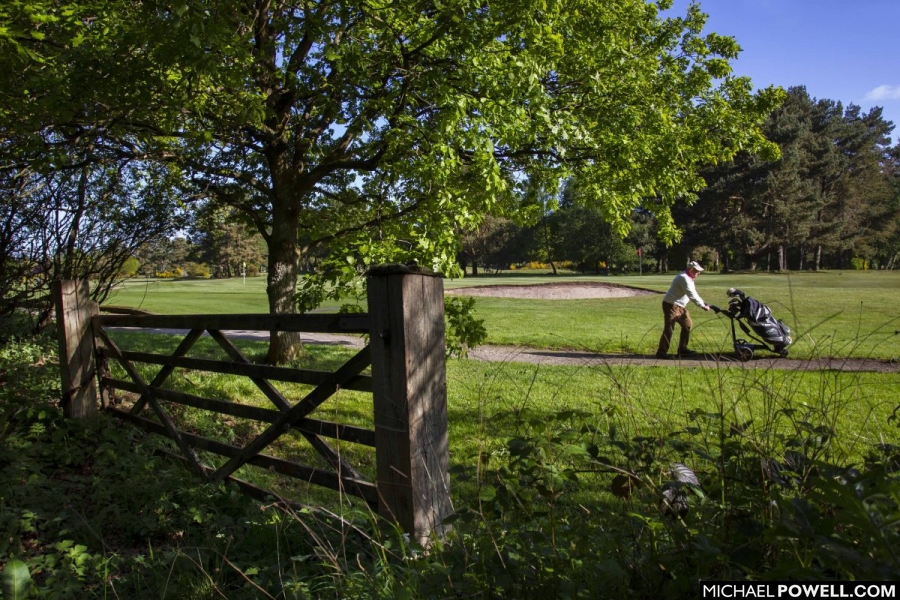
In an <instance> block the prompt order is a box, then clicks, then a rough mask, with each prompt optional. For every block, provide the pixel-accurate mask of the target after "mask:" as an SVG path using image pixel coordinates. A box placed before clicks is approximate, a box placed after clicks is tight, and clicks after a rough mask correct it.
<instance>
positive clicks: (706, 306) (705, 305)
mask: <svg viewBox="0 0 900 600" xmlns="http://www.w3.org/2000/svg"><path fill="white" fill-rule="evenodd" d="M703 310H712V309H711V308H710V307H709V304H704V305H703Z"/></svg>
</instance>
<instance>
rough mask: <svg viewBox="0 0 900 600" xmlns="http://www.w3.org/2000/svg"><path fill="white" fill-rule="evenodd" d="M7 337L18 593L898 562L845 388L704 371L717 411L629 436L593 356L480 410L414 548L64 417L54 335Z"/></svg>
mask: <svg viewBox="0 0 900 600" xmlns="http://www.w3.org/2000/svg"><path fill="white" fill-rule="evenodd" d="M2 342H3V343H2V345H0V383H2V386H0V568H2V572H3V575H2V577H3V582H4V584H9V583H10V581H13V580H14V583H15V586H13V587H14V588H15V593H16V594H17V596H15V597H23V598H38V597H40V598H473V597H479V598H606V597H608V598H688V597H699V596H698V593H699V592H698V585H699V581H700V580H760V579H803V580H850V579H857V580H896V579H900V544H898V541H900V540H898V530H897V526H898V523H900V508H898V507H900V479H898V475H897V473H898V468H900V448H898V447H896V446H893V445H890V444H886V443H881V444H870V445H869V446H868V447H866V448H853V450H852V452H851V451H848V450H847V448H845V447H844V442H843V440H844V439H845V438H846V435H845V434H846V433H847V432H843V431H840V430H839V427H840V425H839V423H841V422H842V421H840V420H839V419H836V418H834V415H835V414H836V413H837V412H840V411H842V410H845V409H849V408H851V407H850V404H851V403H852V394H853V390H852V389H844V388H837V389H838V390H839V392H835V390H834V389H833V388H830V387H828V386H823V388H822V389H823V392H822V398H821V399H822V400H823V401H822V402H819V403H816V402H813V401H812V400H813V399H810V398H804V399H803V401H802V402H801V401H793V402H792V400H791V397H792V394H791V389H790V387H789V385H788V386H786V385H785V384H784V382H783V381H781V380H777V379H773V380H767V379H765V378H763V377H760V376H754V378H753V379H752V382H748V384H747V385H748V386H749V385H752V386H753V387H755V388H759V387H760V386H762V387H764V388H766V389H764V390H763V391H764V393H765V394H767V396H766V397H767V398H769V401H768V404H766V405H765V410H764V411H762V412H761V413H759V414H753V415H747V414H745V413H744V412H742V411H740V410H737V409H736V408H735V406H736V405H735V404H734V402H733V401H732V399H731V397H730V396H729V394H728V393H725V392H724V391H723V389H722V388H721V387H718V388H717V385H721V384H720V383H717V382H720V380H719V379H716V378H715V377H710V378H709V385H708V393H709V395H710V398H711V399H712V406H713V408H712V409H710V410H691V411H688V413H687V414H686V415H685V416H684V418H682V417H681V416H678V415H675V416H673V415H667V416H665V418H663V416H660V418H659V419H658V420H657V421H655V422H653V423H652V426H648V425H644V426H642V427H641V430H640V431H635V430H634V428H633V427H632V426H631V425H630V424H631V423H633V420H632V418H631V417H632V416H633V415H632V414H630V413H631V412H632V411H636V410H640V400H641V399H640V398H639V397H637V396H636V395H633V394H632V393H631V392H630V391H629V385H628V382H627V381H623V380H622V378H624V377H633V376H634V373H628V374H622V373H619V374H615V373H614V372H612V371H609V372H605V373H604V372H599V371H598V373H597V376H598V377H607V378H608V379H609V381H610V384H609V388H610V390H618V391H612V392H610V393H609V394H608V395H606V396H605V397H604V399H603V402H600V403H599V404H598V405H597V406H596V409H594V410H566V409H564V408H553V409H549V410H544V409H539V408H537V406H538V405H537V404H536V403H529V402H525V401H523V402H522V403H521V405H519V406H516V407H514V408H509V407H501V408H499V409H497V410H493V411H489V410H488V409H487V408H485V409H484V410H486V411H488V412H487V414H485V415H484V419H485V420H486V421H488V422H489V423H490V435H491V436H492V440H491V443H490V444H485V445H482V446H472V447H471V448H472V449H471V450H470V452H471V454H470V455H466V456H457V457H455V458H454V461H453V464H454V467H453V472H452V475H451V477H452V481H453V485H454V489H455V490H456V497H455V499H454V501H455V509H456V510H455V513H454V514H453V516H452V517H451V518H450V523H449V524H450V525H451V526H452V527H451V529H450V531H449V533H448V534H447V535H446V536H445V537H444V538H442V539H439V540H437V539H436V540H433V542H432V543H431V544H430V546H429V547H428V548H427V549H425V548H422V547H421V546H419V545H417V544H416V543H414V542H410V541H409V539H408V538H407V537H406V536H404V535H403V534H402V532H400V531H398V530H397V529H396V528H394V527H392V526H390V525H389V524H385V523H383V522H381V521H379V519H377V517H375V516H374V515H372V514H371V513H369V512H368V511H366V510H359V509H353V508H347V507H346V506H340V507H335V506H331V507H324V508H311V507H308V508H302V507H298V506H294V505H289V504H287V503H285V502H282V501H280V500H279V499H273V500H272V502H270V503H266V504H261V503H258V502H255V501H252V500H249V499H247V498H246V497H244V496H242V495H240V494H238V493H237V492H236V491H234V489H232V488H230V487H224V486H213V485H209V484H203V483H200V482H198V481H197V480H196V479H194V478H193V477H192V476H191V475H190V474H189V473H188V472H186V471H185V470H183V469H182V468H181V467H179V466H177V465H174V464H172V463H170V462H168V461H166V460H164V459H163V458H159V457H157V456H156V455H155V454H154V452H153V450H154V449H155V447H156V444H157V442H156V441H155V440H154V439H153V438H147V437H145V435H144V434H142V433H139V432H138V431H137V430H135V429H133V428H132V427H130V426H127V425H123V424H121V423H119V422H117V421H116V420H114V419H110V418H107V417H106V416H103V415H100V416H98V417H96V418H94V419H89V420H85V421H72V420H65V419H63V418H62V415H61V411H60V410H59V408H58V406H57V402H58V397H59V394H60V390H59V381H58V364H57V363H56V359H55V351H54V346H55V341H54V340H52V339H51V338H48V337H43V338H33V337H25V336H20V337H17V338H7V339H5V340H2ZM779 381H780V383H779ZM840 390H843V391H840ZM528 393H529V392H528V391H527V388H526V391H525V396H527V395H528ZM841 398H845V399H844V400H842V399H841ZM451 427H452V423H451ZM13 587H10V588H9V589H13Z"/></svg>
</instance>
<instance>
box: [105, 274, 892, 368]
mask: <svg viewBox="0 0 900 600" xmlns="http://www.w3.org/2000/svg"><path fill="white" fill-rule="evenodd" d="M672 276H673V275H672V274H667V275H645V276H643V277H638V276H622V277H596V276H587V277H581V276H571V275H566V276H557V277H554V276H552V275H546V274H532V275H515V276H513V275H504V276H498V277H477V278H466V279H463V280H455V281H446V282H445V287H446V288H447V289H450V288H457V287H465V286H469V285H497V284H503V285H521V284H534V283H549V282H558V281H567V282H572V281H594V282H604V283H615V284H620V285H630V286H635V287H640V288H643V289H648V290H653V291H657V292H662V291H665V290H666V289H667V288H668V285H669V283H670V281H671V279H672ZM697 287H698V291H699V292H700V294H701V295H702V296H703V298H704V300H706V301H707V302H708V303H710V304H715V305H719V306H722V307H725V306H727V303H728V298H727V296H726V294H725V292H726V290H727V289H728V288H730V287H737V288H740V289H742V290H743V291H744V292H746V293H748V294H749V295H751V296H753V297H755V298H757V299H758V300H760V301H762V302H764V303H766V304H767V305H769V307H770V308H771V309H772V311H773V314H774V315H775V316H776V317H777V318H779V319H781V320H783V321H785V322H786V323H787V324H788V325H789V326H790V327H791V329H792V335H793V338H794V346H793V347H792V348H791V350H790V352H791V356H792V357H795V358H811V357H820V356H836V357H853V358H875V359H881V360H897V359H900V334H898V331H900V312H898V310H897V304H896V302H897V293H898V292H900V272H893V271H890V272H885V271H878V272H864V271H845V272H826V273H798V274H787V275H770V274H758V273H754V274H718V273H709V272H707V273H703V274H702V275H701V276H700V278H699V279H698V283H697ZM660 302H661V299H660V297H658V296H641V297H636V298H616V299H596V300H552V301H551V300H520V299H508V298H485V297H479V298H478V299H477V302H476V308H475V310H476V314H477V316H478V318H481V319H484V321H485V325H486V328H487V333H488V339H487V343H489V344H498V345H514V346H526V347H532V348H556V349H578V350H585V351H592V352H617V353H637V354H645V355H648V354H651V353H652V352H653V351H654V350H655V349H656V344H657V341H658V339H659V334H660V332H661V328H662V318H661V315H660V312H661V311H660ZM108 304H115V305H120V306H129V307H135V308H143V309H145V310H149V311H151V312H158V313H161V314H186V313H242V312H243V313H258V312H266V311H267V306H268V305H267V303H266V298H265V280H264V278H262V277H255V278H248V279H247V283H246V285H245V284H243V283H242V281H241V280H240V279H234V280H194V281H162V282H145V281H132V282H129V283H127V284H126V285H125V286H124V287H123V288H122V289H121V290H119V291H118V292H117V294H116V295H115V296H114V297H113V298H111V299H110V300H109V302H108ZM336 307H337V304H336V303H329V304H327V305H325V306H323V310H335V309H336ZM691 315H692V317H693V320H694V326H695V339H694V342H693V346H694V347H695V348H696V349H697V350H701V351H704V352H719V351H723V352H728V351H730V349H731V329H730V324H729V322H728V320H727V319H726V318H725V317H722V316H717V315H716V314H715V313H713V312H704V311H702V310H700V309H699V308H697V307H693V309H692V310H691ZM738 335H739V336H740V337H746V336H745V335H744V334H743V333H741V332H740V331H738ZM761 355H762V356H765V355H766V353H765V352H762V353H761Z"/></svg>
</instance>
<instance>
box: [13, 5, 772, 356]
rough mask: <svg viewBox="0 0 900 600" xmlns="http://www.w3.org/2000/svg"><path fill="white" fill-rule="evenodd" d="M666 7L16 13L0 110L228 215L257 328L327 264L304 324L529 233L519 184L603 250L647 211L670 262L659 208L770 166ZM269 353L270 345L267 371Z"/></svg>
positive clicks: (742, 99)
mask: <svg viewBox="0 0 900 600" xmlns="http://www.w3.org/2000/svg"><path fill="white" fill-rule="evenodd" d="M669 6H670V3H669V2H668V1H666V0H660V1H659V2H645V1H644V0H614V1H609V0H564V1H563V0H559V1H548V0H524V1H523V0H496V1H491V2H489V3H488V2H483V1H482V2H476V1H472V0H419V1H416V0H413V1H410V2H386V1H382V0H374V1H372V0H365V1H363V0H340V1H330V0H318V1H309V2H304V3H297V2H291V1H287V0H275V1H271V0H266V1H263V0H258V1H251V2H246V1H240V2H237V1H235V0H217V1H212V0H209V1H205V2H202V1H201V2H190V3H186V2H165V1H150V2H137V3H128V2H126V3H116V4H114V5H106V4H104V3H97V4H96V5H94V4H91V3H89V2H76V3H74V4H72V5H59V4H55V3H50V2H24V1H23V2H16V3H13V4H12V5H10V7H8V8H7V9H5V12H3V13H0V29H2V30H3V31H5V32H6V33H5V34H4V36H3V37H0V43H2V44H3V45H4V46H5V47H6V48H14V49H15V50H16V52H14V53H10V56H9V57H8V58H7V64H8V65H9V66H11V67H15V69H14V71H15V72H16V73H17V75H9V74H8V75H7V77H8V78H11V79H12V80H13V81H11V83H13V84H14V85H12V86H11V87H9V88H8V89H10V90H11V92H10V93H9V94H8V95H7V96H4V104H5V106H4V107H2V108H0V110H3V111H5V112H6V114H13V113H16V114H18V112H19V111H25V113H26V114H28V115H29V118H28V119H26V120H24V121H23V122H22V123H21V133H22V134H23V135H32V134H33V133H34V132H35V131H46V130H47V129H48V128H49V129H50V130H52V131H53V132H54V133H56V134H57V135H59V136H62V138H61V139H64V140H65V141H66V142H71V141H72V140H73V139H74V138H77V137H78V136H79V135H80V136H82V137H84V136H85V135H88V134H89V137H90V138H91V139H92V140H94V143H95V144H98V145H99V144H102V145H103V146H104V147H106V148H109V149H110V151H114V152H116V153H117V154H118V155H119V156H121V157H123V159H124V158H127V159H135V160H136V159H141V160H149V161H153V162H156V163H158V164H160V165H164V166H165V168H166V169H167V170H168V172H169V173H173V174H177V175H178V177H179V183H178V185H179V188H180V189H181V190H182V194H183V197H184V198H185V199H186V200H193V201H203V202H209V203H213V204H218V205H228V206H230V207H233V208H234V209H236V210H238V211H240V212H241V213H242V214H243V215H245V219H246V220H248V221H249V222H251V223H253V225H254V226H255V227H256V229H257V230H258V231H259V233H260V234H261V235H262V236H263V238H264V239H265V241H266V244H267V248H268V294H269V305H270V310H272V311H273V312H291V311H293V310H295V307H296V304H297V298H295V292H296V289H297V282H298V276H299V273H298V264H299V262H300V259H301V257H302V255H303V254H304V253H305V252H310V251H316V250H319V251H321V250H324V251H325V255H326V256H327V259H326V260H324V261H320V263H319V266H320V269H321V270H320V272H319V273H317V274H315V275H313V276H310V277H307V280H306V283H305V284H304V285H302V286H301V294H300V296H299V300H300V304H301V306H302V307H303V308H310V307H311V306H314V305H315V304H316V303H317V302H318V301H320V300H321V298H322V297H323V294H324V293H325V291H327V290H338V291H339V290H340V289H341V284H342V283H346V282H349V281H350V280H351V279H353V278H354V277H356V276H357V275H358V273H359V271H360V269H364V268H365V266H366V265H369V264H373V263H377V262H384V261H404V262H405V261H411V260H415V261H417V262H419V264H423V265H426V266H428V267H431V268H433V269H435V270H437V271H440V272H443V273H447V274H453V273H455V272H456V269H457V267H456V263H455V260H454V259H455V256H456V251H457V249H458V234H457V232H458V231H461V230H466V229H471V227H472V226H474V225H477V224H478V223H479V222H480V221H481V219H482V218H483V216H484V215H485V214H489V213H495V214H507V215H509V214H515V215H517V217H518V218H519V219H527V218H529V217H533V218H536V217H537V216H539V215H540V213H541V209H540V207H539V206H537V205H535V204H534V203H532V202H531V201H530V196H529V195H528V194H526V193H522V189H523V185H524V184H525V182H529V184H531V185H541V186H544V187H547V188H549V189H555V188H556V187H557V186H558V185H559V182H560V181H561V180H563V179H564V178H566V177H568V176H576V177H577V178H578V181H579V183H580V186H582V187H583V188H584V189H585V190H586V193H585V194H583V198H585V199H586V201H587V202H589V203H590V205H591V208H593V209H595V210H597V211H599V212H600V214H602V216H603V217H604V219H605V220H606V221H607V222H608V223H610V224H611V226H612V227H613V229H614V230H615V231H617V232H618V233H619V234H624V233H625V232H626V231H627V229H628V227H629V225H628V224H629V222H630V215H631V212H632V210H633V209H634V208H635V207H637V206H638V205H639V204H640V203H641V202H642V201H644V200H645V199H646V198H652V199H653V201H652V202H649V203H647V202H645V206H647V208H648V210H650V211H652V212H653V213H654V214H655V215H656V217H657V219H658V222H659V232H660V235H661V236H662V238H663V239H665V240H673V239H675V238H676V237H677V235H678V231H677V228H676V227H675V225H674V222H673V220H672V218H671V208H672V207H673V206H674V205H675V204H676V202H678V201H679V200H681V199H685V198H687V199H691V198H692V194H693V192H695V191H696V190H698V189H699V188H701V187H702V186H703V184H704V182H703V180H702V178H701V177H700V176H699V174H698V171H699V169H700V167H701V166H702V165H705V164H710V163H713V164H714V163H718V162H722V161H727V160H729V159H731V158H732V157H733V156H734V155H735V154H736V153H737V152H739V151H740V150H753V151H756V152H762V153H763V154H766V153H769V154H771V153H773V152H775V151H776V150H775V146H774V145H773V144H771V143H769V142H767V141H766V140H765V138H764V137H763V135H762V133H761V131H760V128H759V124H760V123H761V122H762V120H763V119H764V117H765V115H767V114H768V113H769V112H770V111H771V110H772V109H773V108H774V107H775V106H777V104H778V103H779V102H780V100H781V92H780V90H777V89H771V88H770V89H766V90H762V91H759V92H756V93H754V92H753V90H752V85H751V83H750V81H749V80H748V79H747V78H744V77H735V76H733V75H732V73H731V66H730V63H731V61H732V60H733V59H735V58H736V57H737V55H738V52H739V46H738V44H737V42H736V41H735V40H733V39H731V38H728V37H723V36H719V35H716V34H714V33H709V34H706V33H704V32H703V27H704V24H705V20H706V17H705V15H704V14H703V13H702V12H701V11H700V9H699V7H698V6H696V5H692V6H691V7H690V8H689V9H688V11H687V14H685V15H684V16H680V17H668V16H663V14H662V11H664V10H665V9H668V8H669ZM4 28H5V29H4ZM10 32H12V33H10ZM36 95H37V96H38V98H35V96H36ZM29 101H33V102H32V103H31V104H29ZM78 139H80V138H78ZM326 284H327V286H326ZM285 335H286V334H285ZM292 343H293V340H291V339H286V338H283V337H277V336H275V335H274V334H273V338H272V345H271V348H270V360H273V361H275V360H279V359H282V358H284V357H285V356H287V355H288V354H289V350H290V348H291V347H292Z"/></svg>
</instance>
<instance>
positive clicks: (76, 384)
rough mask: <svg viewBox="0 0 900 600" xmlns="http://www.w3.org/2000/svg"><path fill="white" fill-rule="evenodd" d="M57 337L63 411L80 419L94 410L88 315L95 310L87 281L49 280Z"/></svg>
mask: <svg viewBox="0 0 900 600" xmlns="http://www.w3.org/2000/svg"><path fill="white" fill-rule="evenodd" d="M51 291H52V294H53V303H54V305H55V306H56V330H57V334H58V339H59V367H60V374H61V376H62V391H63V396H62V405H63V414H65V416H66V417H69V418H71V419H83V418H85V417H88V416H90V415H93V414H95V413H96V412H97V399H98V396H97V369H96V366H95V365H96V361H95V358H94V330H93V328H92V326H91V318H92V317H93V316H94V315H96V314H98V313H99V309H98V307H97V303H96V302H94V301H93V300H91V297H90V288H89V287H88V282H87V281H54V282H52V290H51Z"/></svg>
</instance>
